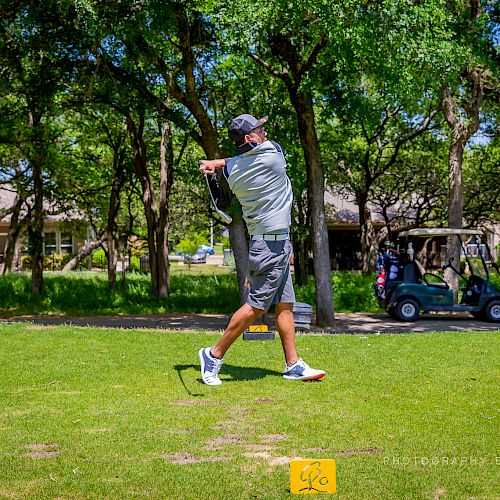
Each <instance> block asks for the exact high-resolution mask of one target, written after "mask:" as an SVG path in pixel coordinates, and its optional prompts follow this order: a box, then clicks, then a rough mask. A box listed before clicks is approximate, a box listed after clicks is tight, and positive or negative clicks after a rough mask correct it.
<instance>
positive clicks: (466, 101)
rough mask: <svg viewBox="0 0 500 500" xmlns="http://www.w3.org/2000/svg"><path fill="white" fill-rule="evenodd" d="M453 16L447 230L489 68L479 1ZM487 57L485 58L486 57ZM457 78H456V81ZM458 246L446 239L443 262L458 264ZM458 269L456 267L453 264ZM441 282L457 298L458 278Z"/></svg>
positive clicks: (454, 223)
mask: <svg viewBox="0 0 500 500" xmlns="http://www.w3.org/2000/svg"><path fill="white" fill-rule="evenodd" d="M451 9H452V10H453V9H454V10H453V13H454V14H455V29H456V32H457V34H459V49H461V51H462V52H463V53H464V55H466V56H467V59H468V60H467V62H466V64H465V65H464V66H463V67H462V69H461V70H460V71H459V72H458V74H453V73H451V74H449V75H448V78H447V79H445V80H444V83H443V104H442V106H443V115H444V117H445V120H446V123H447V124H448V126H449V129H450V136H451V141H450V150H449V163H448V164H449V181H448V184H449V205H448V227H451V228H457V229H460V228H462V224H463V215H464V212H463V211H464V194H463V171H462V164H463V157H464V151H465V147H466V145H467V143H468V142H469V140H470V139H471V137H472V136H473V135H474V134H475V133H476V132H477V131H478V129H479V126H480V123H481V118H480V111H481V105H482V101H483V98H484V79H485V74H486V73H487V69H488V64H491V52H492V41H491V39H488V37H487V34H488V31H489V30H488V26H487V24H486V25H485V23H484V17H483V9H482V5H481V2H480V0H471V1H470V2H468V3H467V5H466V7H465V8H463V7H462V6H460V5H459V6H456V7H455V6H454V5H452V6H451ZM488 56H489V57H488ZM457 76H458V78H457ZM460 252H461V248H460V242H459V240H458V239H457V238H453V237H448V240H447V259H448V260H451V259H454V260H455V262H457V263H458V262H459V261H460ZM457 265H458V264H457ZM445 279H446V281H447V282H448V283H449V285H450V286H451V288H452V289H453V293H454V296H455V299H456V297H457V296H458V276H457V275H456V273H454V272H453V271H452V270H451V269H450V268H448V269H446V271H445Z"/></svg>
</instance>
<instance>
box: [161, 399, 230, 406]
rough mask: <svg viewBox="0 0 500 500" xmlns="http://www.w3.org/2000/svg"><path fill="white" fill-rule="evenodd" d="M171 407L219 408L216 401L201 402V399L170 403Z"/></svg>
mask: <svg viewBox="0 0 500 500" xmlns="http://www.w3.org/2000/svg"><path fill="white" fill-rule="evenodd" d="M170 404H171V405H177V406H219V405H220V403H218V402H217V401H203V400H201V399H187V400H185V401H171V402H170Z"/></svg>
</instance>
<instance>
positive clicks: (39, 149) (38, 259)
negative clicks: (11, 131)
mask: <svg viewBox="0 0 500 500" xmlns="http://www.w3.org/2000/svg"><path fill="white" fill-rule="evenodd" d="M39 123H40V117H38V116H35V115H34V114H33V113H32V112H30V113H29V126H30V128H31V129H32V132H33V135H32V144H33V148H34V154H33V156H32V158H30V164H31V168H32V172H33V187H34V206H33V210H32V211H31V214H30V215H31V217H30V220H29V226H28V242H29V248H30V255H31V264H32V269H31V291H32V293H33V294H35V295H40V294H41V293H42V292H43V288H44V283H43V180H42V167H43V161H44V154H43V148H44V146H43V139H42V137H40V131H39V130H38V129H37V127H38V126H39Z"/></svg>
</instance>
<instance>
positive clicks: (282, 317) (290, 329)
mask: <svg viewBox="0 0 500 500" xmlns="http://www.w3.org/2000/svg"><path fill="white" fill-rule="evenodd" d="M276 328H277V329H278V332H279V334H280V339H281V344H282V345H283V352H284V353H285V361H286V364H287V365H288V366H290V365H293V363H295V362H296V361H297V360H298V359H299V357H298V356H297V348H296V346H295V323H294V321H293V304H287V303H285V302H279V303H278V304H276Z"/></svg>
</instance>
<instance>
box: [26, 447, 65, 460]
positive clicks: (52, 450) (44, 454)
mask: <svg viewBox="0 0 500 500" xmlns="http://www.w3.org/2000/svg"><path fill="white" fill-rule="evenodd" d="M25 448H26V449H27V450H29V451H27V452H26V453H23V457H29V458H33V459H35V460H36V459H39V458H53V457H57V456H58V455H59V453H60V452H59V445H58V444H57V443H53V444H28V445H26V446H25Z"/></svg>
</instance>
